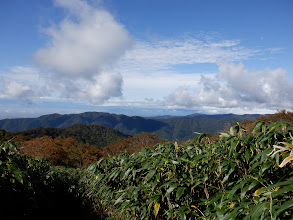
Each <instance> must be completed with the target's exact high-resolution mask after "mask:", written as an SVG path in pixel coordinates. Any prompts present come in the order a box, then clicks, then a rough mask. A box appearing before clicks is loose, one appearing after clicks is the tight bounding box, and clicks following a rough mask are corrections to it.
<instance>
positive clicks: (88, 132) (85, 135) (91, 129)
mask: <svg viewBox="0 0 293 220" xmlns="http://www.w3.org/2000/svg"><path fill="white" fill-rule="evenodd" d="M15 134H16V135H18V134H21V135H24V136H30V137H32V138H36V137H42V136H49V137H52V138H56V137H61V138H67V137H71V138H74V139H75V140H77V141H78V142H83V143H88V144H91V145H96V146H99V147H101V148H102V147H105V146H107V145H109V144H110V143H112V142H114V141H117V140H118V139H120V138H125V137H129V136H128V135H124V134H122V133H120V132H119V131H116V130H114V129H111V128H107V127H104V126H99V125H83V124H76V125H72V126H69V127H67V128H52V127H48V128H43V127H40V128H34V129H29V130H26V131H21V132H17V133H15Z"/></svg>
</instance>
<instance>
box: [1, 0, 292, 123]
mask: <svg viewBox="0 0 293 220" xmlns="http://www.w3.org/2000/svg"><path fill="white" fill-rule="evenodd" d="M292 9H293V2H292V1H291V0H281V1H273V0H256V1H255V0H240V1H237V2H235V1H233V0H223V1H217V0H208V1H192V0H185V1H182V2H180V3H179V2H178V1H175V0H169V1H166V0H162V1H155V0H142V1H134V0H125V1H119V0H109V1H104V0H45V1H36V0H26V1H22V0H14V1H4V2H2V4H1V7H0V28H1V30H2V33H1V36H0V48H2V49H1V51H0V119H4V118H33V117H39V116H42V115H47V114H52V113H55V112H58V114H75V113H82V112H91V111H95V112H108V113H113V114H124V115H127V116H141V117H154V116H163V115H171V116H173V115H174V116H184V115H190V114H194V113H199V114H229V113H232V114H238V115H243V114H273V113H276V112H277V111H278V110H281V109H287V110H291V109H293V93H292V91H293V66H292V61H291V58H292V57H293V42H292V40H291V38H292V36H293V29H292V25H293V24H292V23H293V14H292V13H291V12H292Z"/></svg>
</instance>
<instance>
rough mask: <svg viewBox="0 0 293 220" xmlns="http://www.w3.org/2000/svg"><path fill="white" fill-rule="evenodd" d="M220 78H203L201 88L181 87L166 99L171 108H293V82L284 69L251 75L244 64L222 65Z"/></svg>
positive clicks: (253, 72) (220, 65)
mask: <svg viewBox="0 0 293 220" xmlns="http://www.w3.org/2000/svg"><path fill="white" fill-rule="evenodd" d="M218 68H219V73H218V74H217V75H216V77H213V78H212V77H206V76H203V75H202V76H201V80H200V82H199V88H198V89H195V91H192V88H190V87H188V86H185V87H178V88H177V89H176V90H175V91H174V92H172V93H171V94H170V95H168V96H166V97H165V98H164V103H165V104H166V105H168V106H185V107H189V108H194V107H196V108H199V109H203V108H218V109H221V108H242V109H250V110H251V109H274V110H276V109H281V108H286V109H288V108H292V103H293V96H292V93H291V92H292V89H293V83H292V82H291V81H290V78H289V74H288V72H287V71H286V70H284V69H281V68H279V69H274V70H271V69H265V70H261V71H251V72H249V71H248V70H247V69H246V68H245V67H244V65H243V64H242V63H239V64H235V63H229V62H223V61H222V62H218Z"/></svg>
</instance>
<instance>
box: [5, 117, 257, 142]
mask: <svg viewBox="0 0 293 220" xmlns="http://www.w3.org/2000/svg"><path fill="white" fill-rule="evenodd" d="M259 116H261V115H258V114H253V115H248V114H246V115H235V114H219V115H205V114H192V115H188V116H183V117H182V116H180V117H179V116H178V117H174V116H160V117H152V118H143V117H139V116H131V117H130V116H126V115H117V114H110V113H105V112H85V113H80V114H65V115H60V114H49V115H43V116H41V117H38V118H18V119H3V120H0V129H4V130H6V131H9V132H20V131H25V130H29V129H34V128H39V127H52V128H66V127H69V126H72V125H75V124H83V125H100V126H105V127H108V128H112V129H115V130H117V131H119V132H121V133H123V134H125V135H132V136H133V135H136V134H138V133H141V132H150V133H155V134H157V135H158V136H159V137H161V138H163V139H168V140H179V141H182V140H187V139H190V138H194V137H195V136H196V134H195V133H194V132H199V133H201V132H207V133H211V134H216V133H217V132H219V131H221V130H223V129H224V128H225V127H227V126H229V125H231V124H233V123H236V122H240V121H243V120H245V119H255V118H256V117H259ZM81 130H82V129H81ZM40 131H41V130H40ZM84 132H86V130H85V131H84Z"/></svg>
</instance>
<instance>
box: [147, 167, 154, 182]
mask: <svg viewBox="0 0 293 220" xmlns="http://www.w3.org/2000/svg"><path fill="white" fill-rule="evenodd" d="M156 172H157V171H156V170H155V169H152V170H151V171H150V172H149V173H148V174H147V175H146V178H145V181H146V182H148V181H149V180H150V179H151V178H152V177H153V176H154V175H155V174H156Z"/></svg>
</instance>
